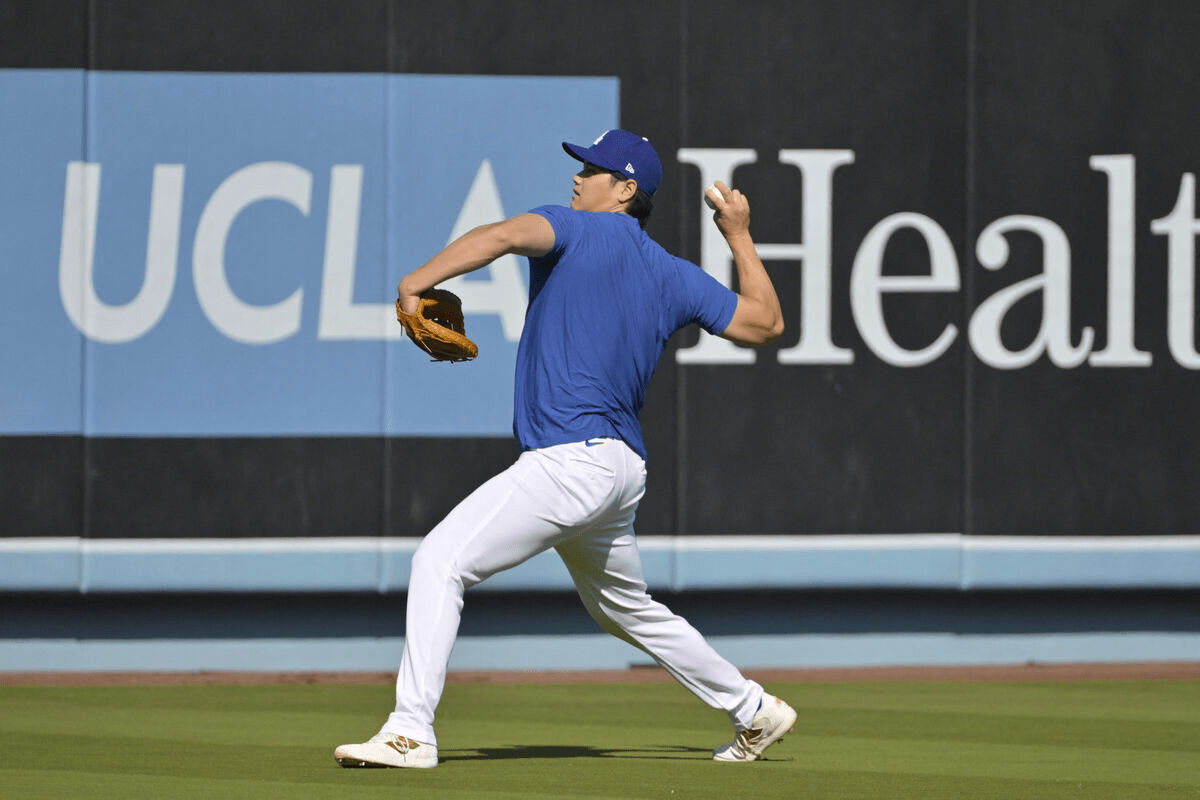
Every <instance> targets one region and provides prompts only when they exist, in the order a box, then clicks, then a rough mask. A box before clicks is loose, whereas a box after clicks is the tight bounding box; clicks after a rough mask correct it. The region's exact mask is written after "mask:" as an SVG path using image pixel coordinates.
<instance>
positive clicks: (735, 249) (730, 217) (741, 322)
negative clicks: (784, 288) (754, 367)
mask: <svg viewBox="0 0 1200 800" xmlns="http://www.w3.org/2000/svg"><path fill="white" fill-rule="evenodd" d="M714 188H715V193H714V190H713V189H710V190H709V195H710V196H713V201H714V203H713V205H714V206H715V209H716V213H714V214H713V221H714V222H716V224H717V229H718V230H720V231H721V235H722V236H724V237H725V242H726V244H728V245H729V250H730V252H732V253H733V263H734V266H735V267H736V269H737V276H738V302H737V309H736V310H735V311H734V312H733V319H732V320H731V321H730V323H729V325H728V326H727V327H726V328H725V330H724V331H722V332H721V334H720V336H721V337H722V338H724V339H729V340H730V341H733V342H736V343H737V344H742V345H748V346H751V347H757V346H759V345H764V344H770V343H771V342H773V341H775V340H776V339H778V338H779V337H780V336H782V335H783V311H782V309H780V307H779V297H778V295H776V294H775V286H774V284H772V283H771V277H770V276H769V275H767V270H766V268H765V267H764V266H763V263H762V259H760V258H759V257H758V251H757V250H755V248H754V240H753V239H752V238H751V237H750V201H749V200H748V199H746V196H745V195H744V194H742V193H741V192H739V191H738V190H737V189H730V188H729V187H728V186H726V185H725V183H724V182H723V181H717V182H716V184H715V185H714ZM714 194H715V195H719V196H714Z"/></svg>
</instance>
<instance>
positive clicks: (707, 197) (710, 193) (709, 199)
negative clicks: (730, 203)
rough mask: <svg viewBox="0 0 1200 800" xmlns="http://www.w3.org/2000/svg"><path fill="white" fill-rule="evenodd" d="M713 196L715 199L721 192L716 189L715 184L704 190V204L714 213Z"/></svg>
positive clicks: (715, 207)
mask: <svg viewBox="0 0 1200 800" xmlns="http://www.w3.org/2000/svg"><path fill="white" fill-rule="evenodd" d="M714 196H715V197H720V196H721V190H720V189H718V188H717V185H716V184H715V183H714V184H713V185H712V186H710V187H708V188H707V189H705V190H704V203H705V205H707V206H708V207H709V208H711V209H712V210H713V211H716V210H717V204H716V203H715V202H713V197H714Z"/></svg>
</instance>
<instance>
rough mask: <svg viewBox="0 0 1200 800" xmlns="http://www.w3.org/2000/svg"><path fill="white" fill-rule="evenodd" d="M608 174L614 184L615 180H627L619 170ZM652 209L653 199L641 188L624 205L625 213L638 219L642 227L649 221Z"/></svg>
mask: <svg viewBox="0 0 1200 800" xmlns="http://www.w3.org/2000/svg"><path fill="white" fill-rule="evenodd" d="M609 175H610V176H611V177H612V182H613V183H614V184H616V182H617V181H627V180H629V178H628V177H627V176H625V175H622V174H621V173H620V172H610V173H609ZM653 210H654V201H653V200H651V199H650V195H648V194H646V193H645V192H643V191H642V190H641V189H638V190H637V194H635V195H634V196H633V199H632V200H630V201H629V205H627V206H625V213H626V214H628V215H629V216H631V217H633V218H634V219H636V220H637V221H638V225H641V226H642V227H643V228H644V227H646V223H647V222H649V221H650V212H651V211H653Z"/></svg>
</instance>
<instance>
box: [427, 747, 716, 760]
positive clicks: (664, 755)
mask: <svg viewBox="0 0 1200 800" xmlns="http://www.w3.org/2000/svg"><path fill="white" fill-rule="evenodd" d="M711 752H712V751H711V750H709V749H707V748H703V747H681V746H674V745H671V746H662V747H631V748H629V749H624V748H613V747H588V746H585V745H560V744H548V745H513V746H512V747H481V748H479V749H478V750H459V751H450V752H446V751H444V750H443V751H442V753H441V754H439V759H438V760H439V761H490V760H503V759H512V758H646V759H656V760H657V759H684V760H690V761H694V760H695V759H696V756H695V755H692V754H693V753H704V754H705V755H708V754H709V753H711Z"/></svg>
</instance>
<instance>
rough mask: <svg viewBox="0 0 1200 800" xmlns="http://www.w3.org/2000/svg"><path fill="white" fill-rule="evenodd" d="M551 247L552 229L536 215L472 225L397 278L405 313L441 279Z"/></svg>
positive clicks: (538, 253) (538, 254) (544, 252)
mask: <svg viewBox="0 0 1200 800" xmlns="http://www.w3.org/2000/svg"><path fill="white" fill-rule="evenodd" d="M552 247H554V228H553V227H552V226H551V225H550V222H549V220H547V219H546V218H545V217H543V216H541V215H539V214H519V215H517V216H515V217H512V218H511V219H506V220H504V221H502V222H493V223H491V224H488V225H480V226H479V227H478V228H472V229H471V230H469V231H467V232H466V233H464V234H463V235H462V236H460V237H458V238H457V239H455V240H454V241H453V242H451V243H450V244H448V245H446V247H445V249H443V250H442V251H441V252H440V253H438V254H437V255H435V256H434V257H433V258H431V259H429V261H427V262H425V263H424V264H422V265H421V266H420V267H417V268H416V269H415V270H413V271H412V272H410V273H409V274H408V275H406V276H405V277H404V278H403V279H402V280H401V281H400V285H399V286H398V287H397V291H398V292H399V296H400V305H401V307H402V308H403V309H404V311H405V312H406V313H409V314H412V313H415V312H416V309H417V305H418V303H419V298H420V294H421V292H423V291H425V290H426V289H432V288H433V287H434V286H437V285H438V284H439V283H441V282H442V281H445V280H449V279H450V278H454V277H457V276H459V275H465V274H466V273H468V272H473V271H475V270H477V269H479V268H481V267H485V266H487V265H488V264H490V263H492V262H493V261H495V260H496V259H497V258H500V257H501V256H504V255H508V254H510V253H511V254H514V255H518V256H534V257H536V256H544V255H545V254H546V253H549V252H550V249H551V248H552Z"/></svg>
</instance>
